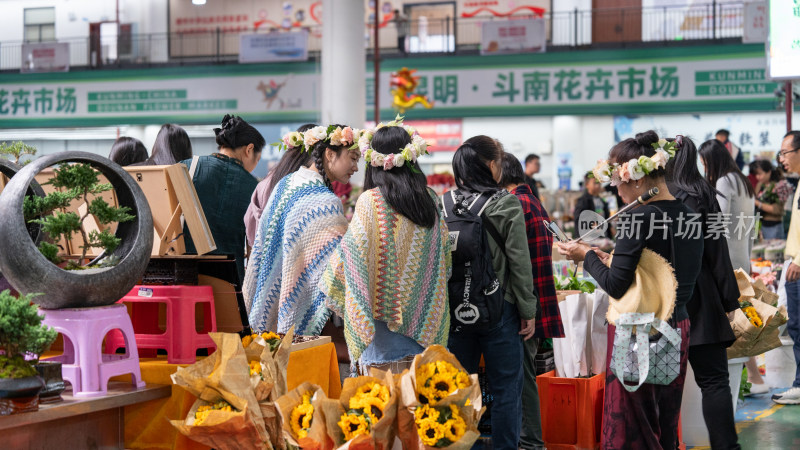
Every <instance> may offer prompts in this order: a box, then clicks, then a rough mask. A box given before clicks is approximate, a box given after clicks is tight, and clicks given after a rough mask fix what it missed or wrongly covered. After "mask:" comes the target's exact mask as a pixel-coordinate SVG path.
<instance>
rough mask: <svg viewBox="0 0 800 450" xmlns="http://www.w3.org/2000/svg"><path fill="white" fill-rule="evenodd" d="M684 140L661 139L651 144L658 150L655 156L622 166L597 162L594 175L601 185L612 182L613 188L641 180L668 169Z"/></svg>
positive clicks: (601, 160) (642, 157)
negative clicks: (669, 162)
mask: <svg viewBox="0 0 800 450" xmlns="http://www.w3.org/2000/svg"><path fill="white" fill-rule="evenodd" d="M682 138H683V137H682V136H678V137H677V138H676V139H675V141H671V142H670V141H667V140H666V139H659V140H658V142H655V143H653V144H651V145H652V146H653V148H654V149H656V154H655V155H653V156H644V155H642V156H640V157H639V158H638V159H631V160H630V161H628V162H625V163H622V164H617V163H610V162H609V161H608V160H607V159H600V160H597V165H596V166H595V167H594V169H592V174H593V175H594V178H595V179H596V180H597V181H599V182H601V183H608V182H609V181H610V182H611V185H612V186H618V185H619V184H620V183H627V182H629V181H631V180H640V179H642V178H644V176H645V175H650V173H652V172H655V171H656V170H658V169H664V168H666V167H667V162H668V161H669V160H670V159H672V158H674V157H675V151H676V150H677V147H678V145H680V144H681V140H682Z"/></svg>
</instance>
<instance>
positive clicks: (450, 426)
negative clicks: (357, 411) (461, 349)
mask: <svg viewBox="0 0 800 450" xmlns="http://www.w3.org/2000/svg"><path fill="white" fill-rule="evenodd" d="M483 410H484V408H483V405H482V400H481V388H480V385H479V384H478V376H477V375H476V374H473V375H469V374H467V373H466V371H465V370H464V367H463V366H462V365H461V364H460V363H459V362H458V359H456V357H455V356H453V354H452V353H450V352H448V351H447V349H445V348H444V347H442V346H440V345H432V346H430V347H428V348H427V349H426V350H425V351H424V352H423V353H421V354H419V355H417V356H416V357H415V358H414V362H413V364H412V365H411V368H410V369H408V370H407V371H405V372H403V375H402V376H401V377H400V406H398V411H397V422H398V426H397V433H398V436H399V437H400V440H401V441H402V443H403V448H404V449H421V448H443V447H447V448H452V449H462V448H463V449H468V448H471V447H472V444H474V443H475V441H476V440H477V439H478V437H479V436H480V433H479V432H478V421H479V420H480V417H481V415H482V414H483Z"/></svg>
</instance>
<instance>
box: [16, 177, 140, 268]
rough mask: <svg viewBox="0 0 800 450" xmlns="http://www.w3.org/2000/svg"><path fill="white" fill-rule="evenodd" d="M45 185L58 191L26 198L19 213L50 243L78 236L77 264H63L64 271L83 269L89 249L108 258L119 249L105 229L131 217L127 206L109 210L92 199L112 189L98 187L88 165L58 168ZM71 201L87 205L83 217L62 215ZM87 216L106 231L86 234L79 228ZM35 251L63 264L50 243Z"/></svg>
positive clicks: (112, 261) (106, 263)
mask: <svg viewBox="0 0 800 450" xmlns="http://www.w3.org/2000/svg"><path fill="white" fill-rule="evenodd" d="M45 184H50V185H52V186H53V187H55V188H58V189H60V190H59V191H56V192H51V193H49V194H47V195H46V196H45V197H44V198H42V197H37V196H33V195H29V196H26V197H25V200H24V202H23V206H22V211H23V215H24V217H25V221H26V223H36V224H39V225H41V227H42V230H43V231H44V232H45V233H47V235H48V236H49V237H50V239H59V238H60V237H63V238H64V239H66V240H70V239H71V238H72V234H73V233H80V235H81V237H82V238H83V243H84V245H82V246H81V249H82V252H81V257H80V259H79V260H78V262H77V263H76V262H74V261H67V265H66V269H83V268H84V261H85V260H86V252H87V251H88V250H89V248H92V247H94V248H100V249H102V250H103V253H104V254H106V255H111V254H112V253H113V252H114V250H116V248H117V247H119V244H120V242H121V239H120V238H118V237H116V236H115V235H114V234H113V233H111V232H110V231H109V228H108V227H107V226H108V225H111V224H113V223H123V222H130V221H131V220H133V219H134V218H135V217H134V216H132V215H131V214H129V212H130V211H131V209H130V208H128V207H127V206H120V207H113V206H111V205H109V204H108V203H106V201H105V200H104V199H103V198H102V197H99V196H96V195H97V194H100V193H102V192H106V191H109V190H111V189H112V186H111V184H108V183H100V179H99V177H98V172H97V170H95V169H94V168H93V167H92V166H91V165H90V164H86V163H80V164H66V165H62V166H61V167H59V168H58V169H56V170H55V175H54V176H53V178H52V179H51V180H50V181H49V182H47V183H45ZM90 195H95V197H94V198H93V199H91V201H90V200H89V197H90ZM74 200H82V201H83V202H85V204H87V205H88V208H87V211H86V212H85V213H84V214H83V215H81V216H78V214H76V213H74V212H64V211H63V209H64V208H66V207H68V206H69V205H70V203H72V202H73V201H74ZM90 214H91V215H92V216H94V217H95V218H96V219H97V221H98V222H99V223H100V224H102V225H105V226H106V228H105V229H104V230H102V231H97V230H92V231H91V232H89V233H86V231H85V230H84V226H83V224H84V222H85V221H86V219H87V218H88V217H89V215H90ZM39 251H40V252H42V254H43V255H44V256H45V257H46V258H47V259H49V260H50V261H51V262H53V263H54V264H61V263H62V262H64V261H63V260H62V259H61V258H60V257H59V256H58V253H59V248H58V246H57V245H55V244H53V243H51V242H47V241H42V242H40V243H39ZM116 262H117V261H116V259H115V258H111V257H106V258H104V259H103V260H102V261H100V262H98V263H96V265H97V266H98V267H108V266H111V265H114V264H115V263H116Z"/></svg>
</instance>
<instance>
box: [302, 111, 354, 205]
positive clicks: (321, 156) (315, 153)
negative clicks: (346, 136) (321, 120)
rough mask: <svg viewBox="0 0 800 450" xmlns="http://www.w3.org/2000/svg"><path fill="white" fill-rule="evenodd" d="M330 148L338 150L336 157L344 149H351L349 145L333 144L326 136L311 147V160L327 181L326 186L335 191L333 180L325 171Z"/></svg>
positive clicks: (335, 125)
mask: <svg viewBox="0 0 800 450" xmlns="http://www.w3.org/2000/svg"><path fill="white" fill-rule="evenodd" d="M330 126H332V127H334V128H335V127H340V128H345V127H346V126H347V125H339V124H334V125H330ZM328 148H329V149H331V150H333V151H334V152H336V157H337V158H338V157H339V156H341V155H342V150H349V147H348V146H345V145H333V144H331V142H330V139H328V138H327V136H326V139H320V140H319V141H317V142H316V143H315V144H314V145H312V146H311V148H310V149H309V151H310V152H311V161H312V162H313V163H314V166H315V167H316V168H317V171H319V174H320V175H322V181H324V182H325V186H327V187H328V189H330V190H331V191H333V186H332V185H331V180H330V179H329V178H328V174H327V172H325V149H328Z"/></svg>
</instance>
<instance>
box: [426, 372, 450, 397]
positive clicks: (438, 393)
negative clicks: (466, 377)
mask: <svg viewBox="0 0 800 450" xmlns="http://www.w3.org/2000/svg"><path fill="white" fill-rule="evenodd" d="M455 390H456V382H455V380H454V379H453V377H452V376H451V375H448V374H438V373H437V374H436V375H434V376H433V378H431V385H430V393H431V396H430V397H429V400H431V402H432V403H436V402H438V401H440V400H441V399H443V398H445V397H447V396H448V395H450V393H451V392H453V391H455Z"/></svg>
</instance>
